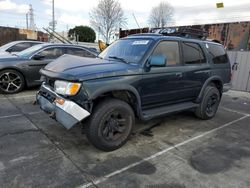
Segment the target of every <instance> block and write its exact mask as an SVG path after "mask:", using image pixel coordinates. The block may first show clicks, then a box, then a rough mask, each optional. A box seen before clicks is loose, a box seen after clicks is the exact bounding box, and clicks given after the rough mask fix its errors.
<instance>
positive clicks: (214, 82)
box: [195, 76, 223, 103]
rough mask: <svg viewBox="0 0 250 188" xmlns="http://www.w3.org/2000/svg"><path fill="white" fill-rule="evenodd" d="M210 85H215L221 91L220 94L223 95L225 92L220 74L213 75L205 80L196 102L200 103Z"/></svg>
mask: <svg viewBox="0 0 250 188" xmlns="http://www.w3.org/2000/svg"><path fill="white" fill-rule="evenodd" d="M208 85H214V86H215V87H216V88H217V89H218V90H219V92H220V95H222V92H223V81H222V79H221V78H220V77H219V76H212V77H210V78H209V79H207V80H206V81H205V83H204V84H203V86H202V89H201V91H200V93H199V95H198V97H197V99H196V100H195V102H197V103H200V102H201V100H202V97H203V94H204V91H205V89H206V87H207V86H208Z"/></svg>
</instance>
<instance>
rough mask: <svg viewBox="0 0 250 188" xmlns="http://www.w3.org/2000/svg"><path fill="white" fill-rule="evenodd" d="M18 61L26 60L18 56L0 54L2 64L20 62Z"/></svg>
mask: <svg viewBox="0 0 250 188" xmlns="http://www.w3.org/2000/svg"><path fill="white" fill-rule="evenodd" d="M18 60H20V61H21V60H24V58H21V57H18V56H16V55H11V54H5V55H1V54H0V62H3V61H4V62H6V61H18Z"/></svg>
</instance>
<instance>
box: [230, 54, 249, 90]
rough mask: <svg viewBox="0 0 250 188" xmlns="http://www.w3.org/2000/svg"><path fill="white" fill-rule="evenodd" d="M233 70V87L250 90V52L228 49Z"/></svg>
mask: <svg viewBox="0 0 250 188" xmlns="http://www.w3.org/2000/svg"><path fill="white" fill-rule="evenodd" d="M228 56H229V59H230V62H231V65H232V66H233V65H234V66H233V67H234V70H232V89H234V90H240V91H248V92H250V52H243V51H228Z"/></svg>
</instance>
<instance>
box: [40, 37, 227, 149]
mask: <svg viewBox="0 0 250 188" xmlns="http://www.w3.org/2000/svg"><path fill="white" fill-rule="evenodd" d="M40 72H41V74H42V75H43V76H44V77H46V81H45V82H44V83H43V85H42V86H41V88H40V91H39V92H38V94H37V101H38V103H39V104H40V106H41V108H42V109H43V110H44V111H45V112H47V113H49V114H50V116H51V117H53V118H55V119H56V120H57V121H58V122H60V123H61V124H62V125H63V126H64V127H66V128H67V129H70V128H71V127H72V126H74V125H75V124H76V123H77V122H82V121H83V120H86V119H87V122H88V123H87V124H86V125H85V126H86V129H87V132H86V133H87V137H88V139H89V140H90V142H91V143H92V144H93V145H94V146H96V147H97V148H99V149H101V150H104V151H112V150H115V149H117V148H119V147H121V146H122V145H123V144H125V143H126V141H127V140H128V137H129V135H130V133H131V130H132V127H133V125H134V119H135V116H136V117H137V118H139V119H141V120H149V119H152V118H155V117H159V116H164V115H166V114H169V113H173V112H179V111H183V110H188V109H192V110H193V111H194V112H195V114H196V116H197V117H199V118H201V119H210V118H212V117H214V116H215V114H216V111H217V108H218V106H219V103H220V100H221V96H222V93H223V91H226V90H228V89H229V87H230V79H231V68H230V63H229V59H228V56H227V53H226V51H225V50H224V47H223V46H222V45H220V44H218V43H214V42H209V41H203V40H195V39H186V38H179V37H171V36H170V37H166V36H162V35H158V34H144V35H134V36H129V37H127V38H123V39H120V40H118V41H116V42H114V43H113V44H112V45H111V46H109V47H108V48H107V49H106V50H104V51H103V52H102V53H101V54H100V55H99V59H98V58H96V59H89V58H77V57H76V58H73V57H66V56H64V57H61V58H59V59H57V60H56V61H54V62H52V63H50V64H49V65H47V66H46V67H45V68H44V69H42V70H41V71H40Z"/></svg>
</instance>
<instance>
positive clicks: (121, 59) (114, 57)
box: [109, 56, 129, 64]
mask: <svg viewBox="0 0 250 188" xmlns="http://www.w3.org/2000/svg"><path fill="white" fill-rule="evenodd" d="M109 58H111V59H117V60H120V61H122V62H124V63H127V64H129V62H127V61H126V60H125V59H124V58H122V57H117V56H109Z"/></svg>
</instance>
